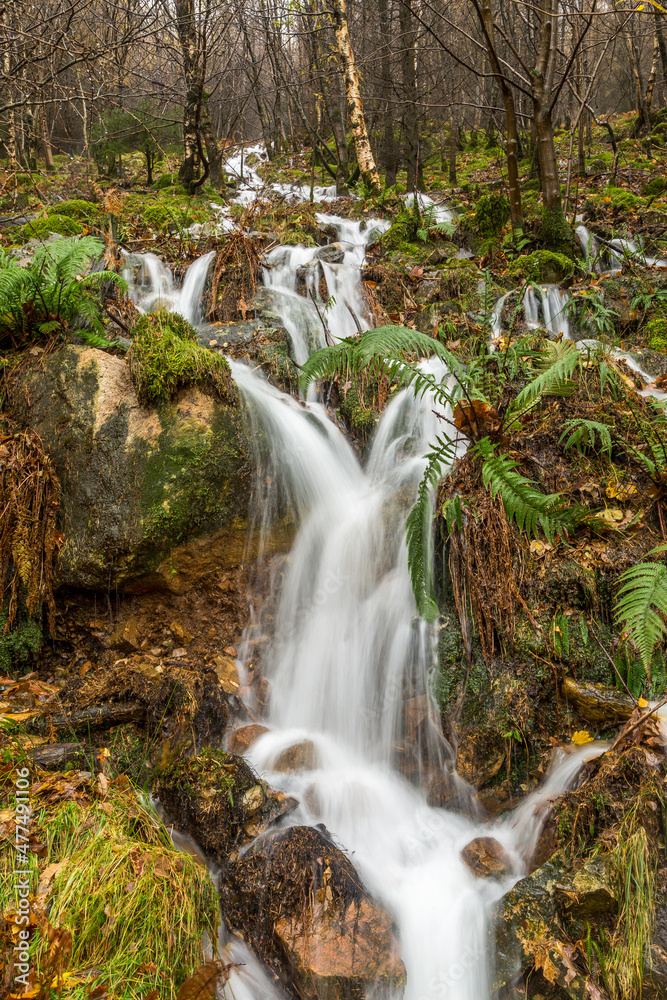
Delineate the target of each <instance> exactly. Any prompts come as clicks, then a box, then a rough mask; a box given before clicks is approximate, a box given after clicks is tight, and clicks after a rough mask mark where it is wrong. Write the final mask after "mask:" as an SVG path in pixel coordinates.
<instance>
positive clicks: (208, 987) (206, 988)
mask: <svg viewBox="0 0 667 1000" xmlns="http://www.w3.org/2000/svg"><path fill="white" fill-rule="evenodd" d="M233 968H234V966H233V965H225V963H224V962H218V961H216V960H215V959H214V960H212V961H210V962H204V964H203V965H200V966H199V968H197V969H195V971H194V972H193V973H192V975H191V976H190V978H189V979H186V980H185V982H184V983H183V985H182V986H181V988H180V990H179V991H178V996H177V997H176V1000H214V997H215V993H216V987H217V984H218V981H219V980H220V979H221V978H222V979H223V982H227V980H228V979H229V973H230V972H231V970H232V969H233Z"/></svg>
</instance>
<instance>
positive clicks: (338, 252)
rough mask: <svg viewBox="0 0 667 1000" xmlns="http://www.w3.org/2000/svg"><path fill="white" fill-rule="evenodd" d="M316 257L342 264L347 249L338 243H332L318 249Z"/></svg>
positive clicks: (328, 262) (331, 262)
mask: <svg viewBox="0 0 667 1000" xmlns="http://www.w3.org/2000/svg"><path fill="white" fill-rule="evenodd" d="M315 259H316V260H323V261H324V262H325V263H326V264H342V263H343V261H344V260H345V251H344V250H343V248H342V247H341V246H339V245H338V244H337V243H332V244H330V245H329V246H327V247H322V249H321V250H318V251H317V253H316V254H315Z"/></svg>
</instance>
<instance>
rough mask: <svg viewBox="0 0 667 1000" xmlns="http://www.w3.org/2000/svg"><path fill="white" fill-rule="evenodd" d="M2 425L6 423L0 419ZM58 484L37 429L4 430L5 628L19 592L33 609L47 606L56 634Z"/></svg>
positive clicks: (1, 555)
mask: <svg viewBox="0 0 667 1000" xmlns="http://www.w3.org/2000/svg"><path fill="white" fill-rule="evenodd" d="M0 428H2V425H0ZM59 505H60V485H59V483H58V477H57V475H56V470H55V467H54V465H53V462H52V461H51V459H50V458H49V457H48V455H46V454H45V452H44V446H43V445H42V442H41V439H40V438H39V437H38V436H37V434H34V433H32V432H31V431H25V432H19V433H16V434H8V433H0V580H2V588H3V589H2V597H3V600H2V602H1V603H2V604H4V602H5V600H6V599H8V610H7V620H6V622H5V632H9V631H11V628H12V625H13V624H14V622H15V620H16V614H17V611H18V603H19V592H21V595H22V596H24V597H25V603H26V607H27V609H28V612H29V614H30V615H33V614H34V613H35V612H36V611H37V609H38V608H40V607H42V606H45V607H46V610H47V615H48V622H49V630H50V632H51V634H52V635H53V634H54V618H55V610H56V609H55V601H54V597H53V562H54V556H55V553H56V549H57V547H58V545H59V543H60V536H59V533H58V531H57V530H56V515H57V511H58V507H59Z"/></svg>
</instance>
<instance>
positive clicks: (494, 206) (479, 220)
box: [475, 193, 510, 239]
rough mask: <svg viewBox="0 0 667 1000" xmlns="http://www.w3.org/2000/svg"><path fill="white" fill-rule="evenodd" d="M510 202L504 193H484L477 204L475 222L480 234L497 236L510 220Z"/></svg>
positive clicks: (487, 237)
mask: <svg viewBox="0 0 667 1000" xmlns="http://www.w3.org/2000/svg"><path fill="white" fill-rule="evenodd" d="M509 218H510V203H509V201H508V200H507V198H506V197H505V195H504V194H494V193H491V194H484V195H482V197H481V198H480V199H479V201H478V202H477V204H476V206H475V222H476V226H477V230H478V232H479V234H480V236H482V237H484V238H485V239H490V238H491V237H492V236H497V235H498V233H499V232H500V231H501V229H502V228H503V226H504V225H505V224H506V223H507V222H509Z"/></svg>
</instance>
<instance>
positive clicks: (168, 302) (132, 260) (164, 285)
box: [123, 250, 215, 326]
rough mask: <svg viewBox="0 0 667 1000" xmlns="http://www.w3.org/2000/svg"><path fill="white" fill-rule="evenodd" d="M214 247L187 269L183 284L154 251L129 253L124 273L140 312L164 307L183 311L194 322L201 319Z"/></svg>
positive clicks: (173, 310)
mask: <svg viewBox="0 0 667 1000" xmlns="http://www.w3.org/2000/svg"><path fill="white" fill-rule="evenodd" d="M214 257H215V250H211V251H210V252H209V253H206V254H204V255H203V257H199V258H198V259H197V260H196V261H195V262H194V263H193V264H191V265H190V267H189V268H188V269H187V271H186V272H185V276H184V278H183V284H182V285H181V287H180V288H176V287H175V285H174V278H173V275H172V273H171V271H170V270H169V268H168V267H165V265H164V264H163V263H162V261H161V260H160V259H159V257H156V256H155V254H153V253H145V254H128V255H126V267H125V269H124V271H123V277H124V278H125V280H126V281H127V283H128V288H129V294H130V298H131V299H132V301H133V302H134V304H135V306H136V307H137V309H138V310H139V311H140V312H151V311H152V310H154V309H156V308H158V307H160V306H161V307H162V308H164V309H168V310H170V311H171V312H177V313H180V315H181V316H183V318H184V319H187V320H188V322H189V323H192V324H193V326H197V325H198V324H199V323H200V322H201V301H202V293H203V291H204V285H205V284H206V276H207V274H208V269H209V267H210V264H211V261H212V260H213V258H214Z"/></svg>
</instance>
